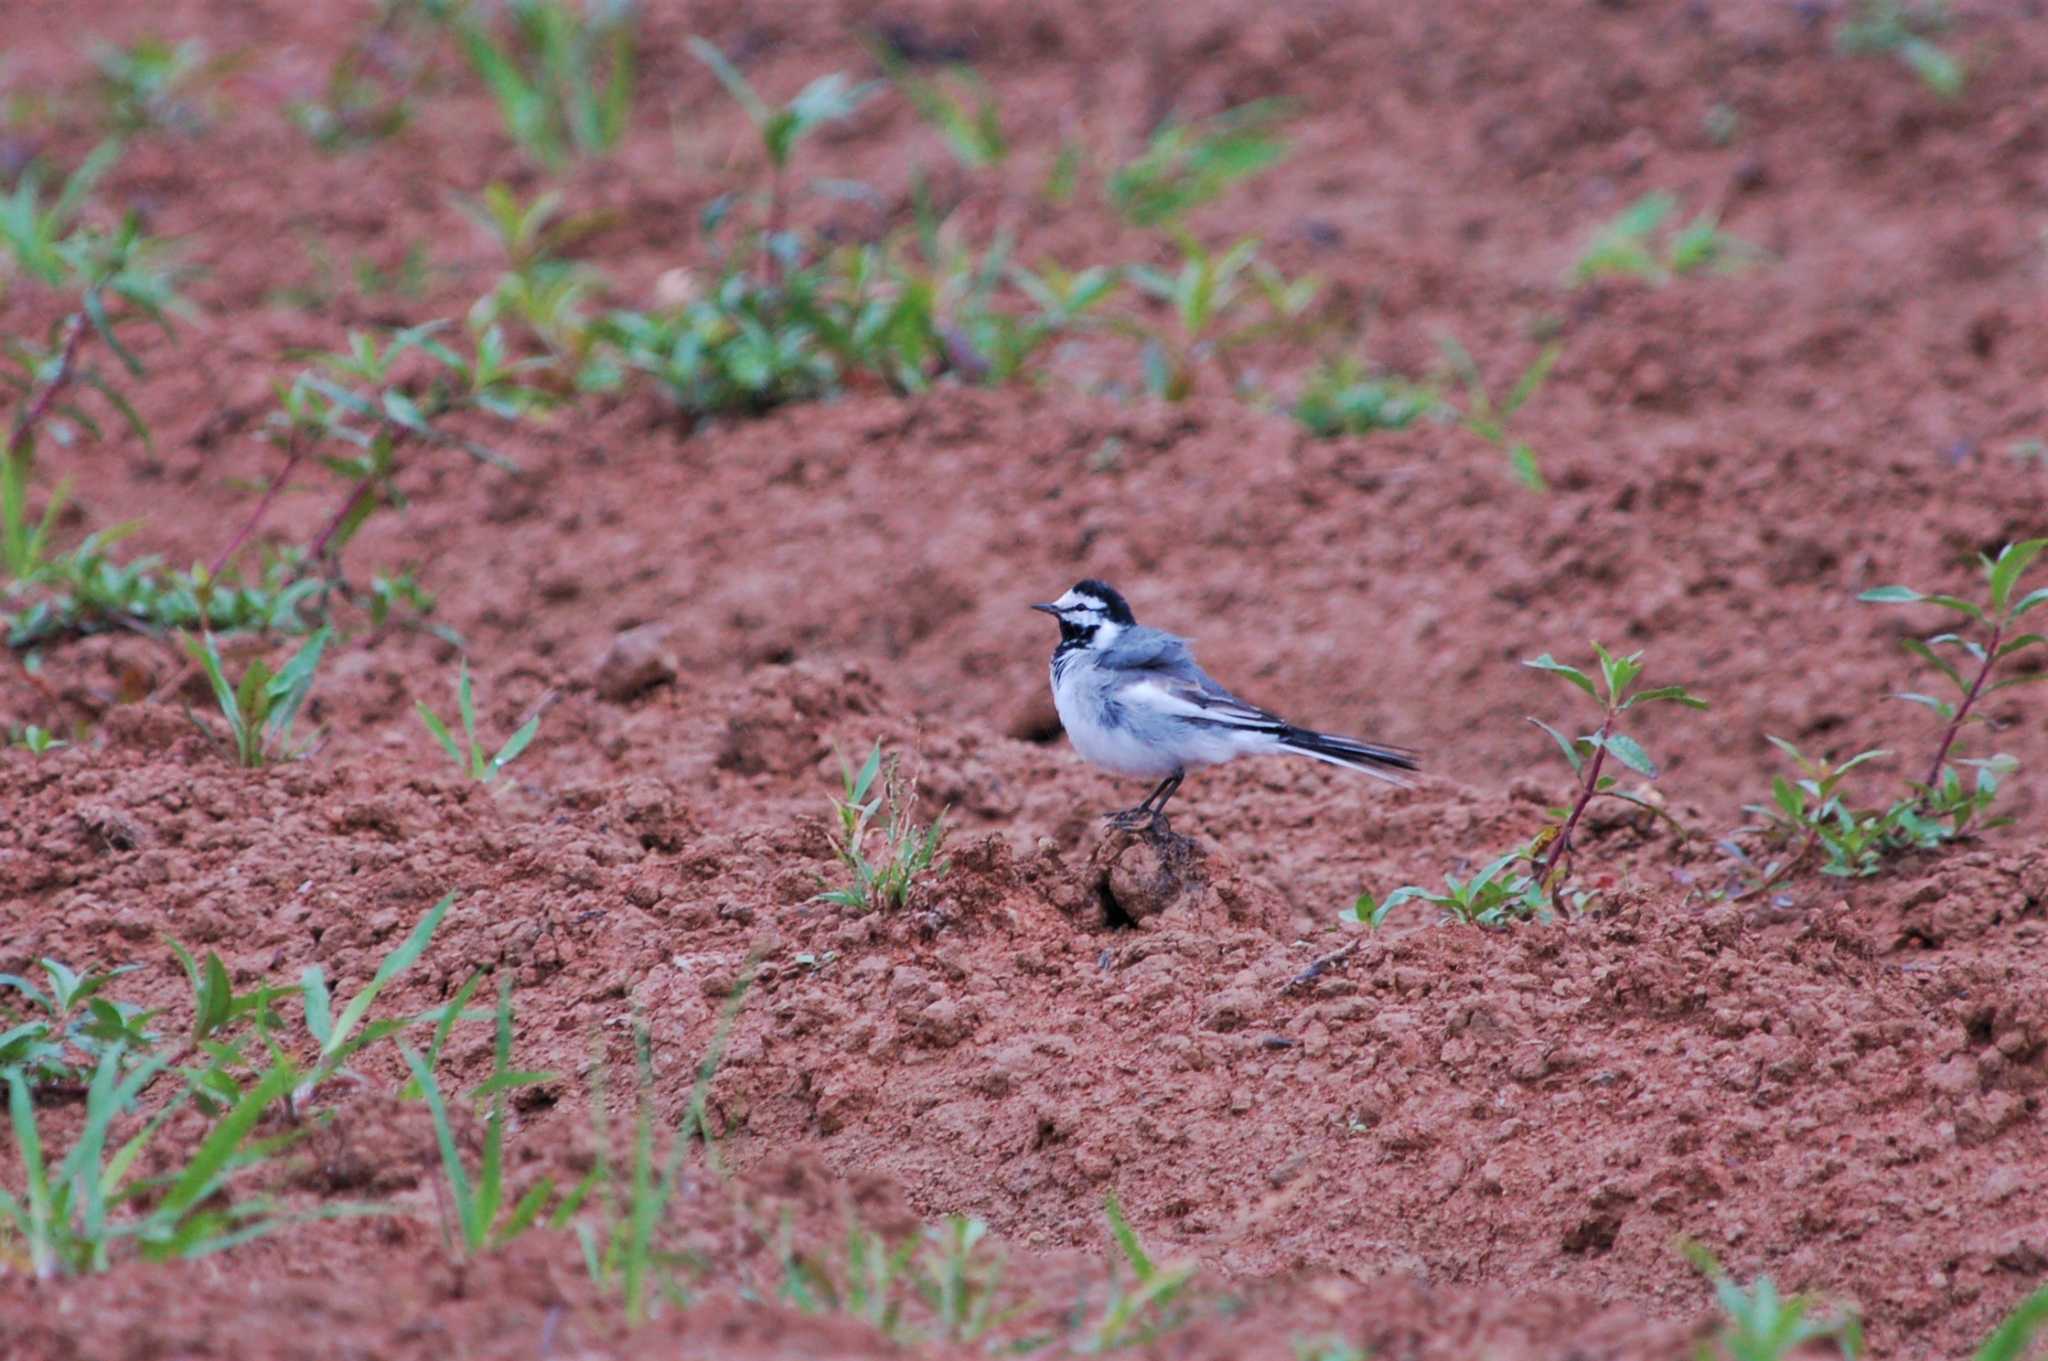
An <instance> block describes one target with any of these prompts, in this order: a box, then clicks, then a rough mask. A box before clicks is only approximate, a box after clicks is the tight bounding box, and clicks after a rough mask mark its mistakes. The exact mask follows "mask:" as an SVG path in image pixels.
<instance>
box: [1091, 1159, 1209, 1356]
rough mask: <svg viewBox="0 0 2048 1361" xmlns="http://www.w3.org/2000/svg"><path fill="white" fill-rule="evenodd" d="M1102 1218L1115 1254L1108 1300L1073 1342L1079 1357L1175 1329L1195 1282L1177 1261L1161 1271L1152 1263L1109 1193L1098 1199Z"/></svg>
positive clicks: (1191, 1269) (1189, 1266)
mask: <svg viewBox="0 0 2048 1361" xmlns="http://www.w3.org/2000/svg"><path fill="white" fill-rule="evenodd" d="M1102 1209H1103V1214H1104V1215H1105V1216H1106V1217H1107V1218H1108V1220H1109V1237H1110V1242H1111V1244H1112V1245H1113V1246H1114V1247H1115V1249H1116V1251H1115V1253H1114V1254H1113V1255H1112V1256H1111V1257H1110V1260H1109V1299H1108V1300H1107V1301H1106V1302H1105V1303H1104V1305H1103V1308H1102V1314H1101V1316H1100V1317H1099V1318H1097V1319H1096V1320H1095V1322H1094V1323H1093V1324H1091V1325H1089V1327H1088V1330H1087V1332H1086V1333H1085V1334H1084V1335H1083V1336H1082V1337H1080V1338H1078V1339H1076V1343H1075V1348H1074V1349H1075V1350H1076V1351H1077V1352H1079V1353H1080V1354H1082V1355H1084V1356H1094V1355H1100V1354H1102V1353H1104V1352H1111V1351H1116V1350H1119V1349H1121V1348H1124V1347H1137V1346H1143V1345H1144V1344H1146V1343H1147V1342H1150V1341H1151V1340H1152V1339H1153V1338H1156V1337H1158V1336H1160V1335H1161V1334H1162V1333H1165V1332H1168V1331H1170V1330H1172V1329H1174V1328H1177V1327H1179V1326H1180V1325H1181V1324H1182V1323H1183V1322H1185V1321H1186V1319H1187V1304H1186V1301H1185V1300H1183V1298H1182V1296H1184V1295H1185V1294H1186V1293H1187V1290H1188V1286H1189V1285H1190V1284H1192V1283H1193V1281H1194V1279H1195V1264H1194V1263H1192V1262H1183V1263H1179V1264H1175V1265H1170V1266H1161V1265H1159V1264H1158V1263H1156V1262H1154V1261H1153V1260H1152V1258H1151V1256H1150V1255H1149V1254H1148V1253H1147V1252H1146V1251H1145V1245H1144V1244H1143V1243H1142V1242H1140V1241H1139V1239H1138V1235H1137V1232H1136V1231H1135V1230H1134V1229H1132V1228H1131V1224H1130V1221H1129V1220H1128V1219H1126V1218H1124V1210H1123V1206H1122V1205H1120V1204H1118V1203H1117V1198H1116V1195H1115V1193H1113V1192H1112V1193H1111V1194H1109V1195H1106V1196H1104V1197H1103V1202H1102ZM1118 1257H1121V1258H1122V1259H1123V1260H1122V1265H1123V1266H1124V1267H1126V1268H1128V1269H1129V1271H1130V1273H1131V1281H1130V1284H1129V1285H1126V1284H1125V1283H1124V1279H1123V1274H1122V1272H1120V1271H1119V1270H1118V1261H1117V1259H1118Z"/></svg>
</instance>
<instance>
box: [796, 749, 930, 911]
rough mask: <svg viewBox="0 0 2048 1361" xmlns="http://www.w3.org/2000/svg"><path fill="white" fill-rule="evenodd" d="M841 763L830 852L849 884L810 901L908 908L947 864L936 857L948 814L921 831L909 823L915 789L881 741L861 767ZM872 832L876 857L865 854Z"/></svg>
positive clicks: (861, 907) (862, 907)
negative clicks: (876, 838)
mask: <svg viewBox="0 0 2048 1361" xmlns="http://www.w3.org/2000/svg"><path fill="white" fill-rule="evenodd" d="M839 767H840V777H841V781H842V784H843V790H842V792H841V795H840V796H839V797H838V798H835V799H833V800H832V811H833V814H834V817H835V818H836V820H837V822H838V824H839V825H838V830H837V832H836V833H835V834H833V835H832V837H831V840H832V850H833V853H834V854H836V855H837V856H838V857H839V863H840V864H841V865H842V866H843V867H844V868H845V869H846V870H847V871H848V872H849V873H851V874H852V876H853V882H852V883H850V884H848V885H846V886H845V887H843V888H836V889H830V890H828V891H826V892H824V893H820V894H819V895H818V896H817V898H815V899H814V900H813V901H816V902H825V903H837V904H839V905H840V906H842V907H850V908H855V909H858V910H862V911H869V912H873V911H879V910H880V909H882V908H885V907H898V908H900V907H906V906H908V905H909V903H910V900H911V898H912V897H913V896H914V895H915V894H916V893H917V892H918V891H919V889H920V888H921V887H922V886H923V885H924V884H925V883H926V882H929V881H930V880H934V879H939V878H943V877H944V876H945V874H946V871H947V869H948V868H949V865H948V863H947V862H946V861H943V860H940V859H938V855H939V851H940V850H941V849H942V848H943V846H944V845H945V840H946V815H945V814H944V813H940V814H939V816H938V818H937V819H936V820H935V821H933V823H932V824H931V826H930V827H927V828H926V829H924V830H923V831H921V832H920V831H919V830H918V829H917V826H916V824H915V823H914V822H913V821H912V815H913V814H914V812H915V810H916V804H917V790H916V788H915V786H913V785H911V784H910V783H909V782H908V781H907V780H905V779H904V778H903V776H902V775H901V772H900V769H899V766H898V764H897V762H896V760H895V758H893V757H890V758H887V759H885V758H884V757H883V755H882V744H881V743H880V742H877V743H875V745H874V748H873V750H871V751H870V752H869V753H868V758H867V760H866V761H864V762H862V763H861V766H860V769H859V770H855V769H854V768H853V767H852V766H851V765H849V764H847V762H846V761H845V760H844V759H843V758H842V759H841V761H840V763H839ZM878 786H879V787H878ZM878 817H879V819H880V821H879V825H878V824H877V818H878ZM871 832H878V833H879V839H880V856H879V858H877V859H874V860H870V859H869V858H868V852H867V846H868V842H869V838H870V833H871Z"/></svg>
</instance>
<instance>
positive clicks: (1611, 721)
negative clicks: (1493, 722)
mask: <svg viewBox="0 0 2048 1361" xmlns="http://www.w3.org/2000/svg"><path fill="white" fill-rule="evenodd" d="M1593 652H1594V655H1595V656H1596V657H1597V658H1598V659H1599V668H1598V672H1599V674H1598V679H1597V681H1596V680H1595V678H1594V677H1592V676H1589V675H1587V674H1586V673H1585V672H1584V671H1581V670H1580V669H1579V668H1577V667H1575V666H1570V665H1567V664H1566V663H1564V662H1560V661H1558V660H1557V659H1556V658H1555V657H1552V656H1551V655H1550V654H1549V653H1548V652H1546V653H1543V654H1542V655H1541V656H1539V657H1536V658H1534V659H1533V660H1530V661H1525V662H1523V663H1522V665H1524V666H1527V667H1532V668H1534V669H1535V670H1538V671H1547V672H1549V673H1551V674H1552V675H1554V676H1558V677H1560V678H1561V679H1563V680H1564V681H1566V682H1567V683H1569V684H1571V685H1573V686H1575V687H1577V688H1578V689H1580V690H1583V691H1585V692H1586V695H1587V696H1588V697H1589V698H1591V699H1592V700H1593V701H1594V702H1595V703H1596V704H1598V705H1599V706H1600V726H1599V727H1598V728H1596V729H1594V730H1593V731H1592V732H1590V733H1586V734H1584V735H1582V736H1579V737H1567V736H1566V735H1565V734H1564V733H1562V732H1560V731H1558V730H1557V729H1556V728H1553V727H1552V726H1550V724H1548V723H1545V722H1544V721H1543V720H1542V719H1540V718H1531V719H1530V720H1529V721H1530V722H1531V723H1534V724H1535V725H1536V726H1537V727H1539V728H1541V729H1543V731H1544V732H1546V733H1548V734H1549V735H1550V738H1551V740H1552V741H1553V742H1555V743H1556V744H1557V749H1558V751H1559V753H1561V754H1562V755H1563V757H1564V759H1565V760H1566V762H1568V763H1569V764H1570V766H1571V768H1572V773H1573V774H1574V775H1575V776H1577V777H1578V783H1579V787H1578V794H1577V797H1576V798H1575V799H1574V800H1573V802H1572V805H1571V807H1570V809H1569V810H1565V809H1554V810H1552V816H1553V818H1555V819H1557V820H1556V821H1554V822H1553V823H1552V824H1551V825H1550V826H1549V827H1546V828H1545V829H1544V830H1543V831H1542V832H1540V833H1538V835H1537V837H1536V839H1535V841H1534V842H1532V843H1531V845H1530V848H1529V851H1528V856H1529V859H1530V862H1531V864H1532V865H1533V866H1534V868H1535V878H1536V883H1537V885H1538V887H1539V889H1540V890H1541V892H1542V894H1543V896H1544V897H1546V898H1548V899H1549V900H1550V901H1551V902H1552V903H1559V897H1558V895H1559V893H1560V892H1561V891H1562V890H1563V888H1564V885H1565V881H1566V879H1567V878H1569V876H1570V874H1571V856H1572V853H1573V850H1574V844H1573V840H1572V837H1573V833H1575V832H1576V831H1577V830H1578V826H1579V820H1580V819H1581V818H1582V817H1583V816H1584V815H1585V812H1586V806H1587V805H1588V804H1590V803H1591V802H1592V801H1593V800H1594V799H1596V798H1612V799H1619V800H1621V801H1622V802H1624V803H1630V804H1634V805H1635V806H1637V807H1638V808H1643V809H1646V810H1648V811H1649V812H1651V813H1654V814H1656V815H1657V816H1660V817H1665V816H1668V815H1667V814H1665V813H1664V811H1663V810H1662V809H1660V808H1658V807H1657V806H1656V805H1655V804H1653V803H1650V802H1648V801H1647V800H1644V799H1639V798H1637V797H1635V796H1634V795H1632V794H1624V793H1622V792H1621V791H1620V790H1619V789H1616V788H1615V784H1616V780H1615V778H1614V777H1613V776H1611V775H1605V774H1602V769H1603V767H1604V766H1605V765H1606V762H1607V758H1608V757H1610V756H1612V757H1613V758H1614V759H1615V761H1616V762H1618V763H1619V764H1621V765H1623V766H1626V767H1627V768H1628V769H1630V770H1632V771H1634V772H1636V774H1638V775H1641V776H1643V777H1644V778H1645V779H1650V780H1654V779H1656V778H1657V763H1656V762H1655V761H1653V760H1651V759H1650V754H1649V752H1647V751H1645V750H1644V749H1643V746H1642V744H1641V743H1640V742H1638V741H1636V739H1635V738H1633V737H1631V736H1629V735H1628V734H1627V733H1624V732H1622V731H1620V728H1619V724H1620V721H1621V716H1622V715H1623V714H1625V713H1627V712H1628V711H1629V710H1631V709H1633V708H1635V707H1636V706H1637V705H1641V704H1656V703H1671V704H1681V705H1684V706H1685V707H1686V708H1688V709H1705V708H1706V707H1707V701H1705V700H1703V699H1701V698H1699V697H1698V696H1696V695H1694V694H1692V693H1691V692H1689V691H1688V690H1687V689H1686V688H1685V687H1684V686H1682V685H1660V686H1656V687H1654V688H1651V689H1637V688H1636V681H1637V680H1638V679H1639V678H1640V677H1641V676H1642V673H1643V660H1642V658H1643V654H1642V653H1640V652H1631V653H1629V654H1628V655H1627V656H1625V657H1618V656H1616V655H1614V654H1613V653H1611V652H1609V651H1608V650H1607V649H1606V648H1604V647H1602V646H1601V645H1600V644H1598V643H1594V644H1593ZM1560 905H1561V904H1560Z"/></svg>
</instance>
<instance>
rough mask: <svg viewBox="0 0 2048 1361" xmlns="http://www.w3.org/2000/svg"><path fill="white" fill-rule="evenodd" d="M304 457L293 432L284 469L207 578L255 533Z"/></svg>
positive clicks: (208, 571)
mask: <svg viewBox="0 0 2048 1361" xmlns="http://www.w3.org/2000/svg"><path fill="white" fill-rule="evenodd" d="M305 457H306V447H305V443H304V441H302V440H301V439H300V438H299V435H298V432H297V431H293V432H292V437H291V444H290V446H289V448H288V450H287V452H286V454H285V460H284V467H283V468H282V469H280V470H279V472H278V474H277V477H276V478H275V479H273V480H272V482H271V484H270V485H269V486H268V487H267V488H265V489H264V492H263V499H262V500H261V501H258V502H257V503H256V509H255V510H254V511H253V512H251V513H250V516H249V518H248V520H247V521H246V522H244V523H243V525H242V527H241V528H240V529H238V530H236V531H235V537H234V538H232V539H229V540H228V546H227V547H226V548H223V549H221V550H220V556H219V557H217V558H215V559H214V560H213V566H212V567H211V568H209V569H208V570H207V575H208V576H209V577H218V576H219V575H220V574H221V571H222V570H223V569H224V568H226V567H227V565H228V559H229V558H232V557H233V556H234V555H235V553H236V551H237V550H238V549H240V548H241V546H242V545H243V544H244V543H246V542H247V541H248V538H249V536H250V535H251V534H253V533H255V532H256V526H257V525H259V524H261V523H262V521H263V517H264V516H265V515H268V514H269V513H270V507H271V506H272V504H273V503H275V502H276V500H277V497H278V493H279V492H281V491H283V490H284V484H285V483H286V482H289V481H290V480H291V476H292V474H293V473H294V472H296V471H297V470H298V466H299V463H300V462H301V461H302V460H303V459H304V458H305Z"/></svg>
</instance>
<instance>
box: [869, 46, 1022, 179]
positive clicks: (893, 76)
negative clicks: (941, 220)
mask: <svg viewBox="0 0 2048 1361" xmlns="http://www.w3.org/2000/svg"><path fill="white" fill-rule="evenodd" d="M868 49H869V51H871V52H872V53H874V55H875V57H876V59H877V61H879V62H880V64H881V67H882V71H883V73H884V74H885V75H886V76H887V77H888V79H889V83H890V84H891V85H894V86H895V87H896V88H897V89H898V90H900V91H902V92H903V97H904V98H905V99H907V100H909V101H910V106H911V107H912V108H913V109H916V110H917V116H918V117H919V118H921V119H923V120H924V121H925V123H927V124H928V125H929V126H931V127H932V128H933V129H934V130H936V131H937V132H938V134H939V136H940V137H942V138H943V139H945V143H946V149H947V150H949V151H951V152H952V153H953V159H954V160H956V161H958V162H959V163H960V165H961V167H962V168H963V169H966V170H988V169H991V168H992V167H995V166H999V165H1001V164H1002V163H1003V162H1004V161H1005V160H1006V159H1008V158H1009V155H1010V142H1009V138H1007V137H1006V136H1004V135H1003V111H1002V107H1001V106H1000V105H999V104H997V103H996V98H995V95H994V93H993V92H991V91H990V89H989V88H988V85H987V83H986V82H985V81H983V80H982V78H981V77H980V76H978V75H976V74H975V72H974V70H973V68H971V67H967V66H956V67H952V68H950V69H949V70H947V71H946V72H944V73H943V74H942V75H941V76H939V77H938V78H936V79H932V80H924V79H921V78H920V77H918V76H915V75H913V74H911V71H910V68H909V66H908V65H907V64H906V63H905V62H904V60H903V59H902V57H900V56H899V55H897V53H896V50H895V49H894V48H892V47H890V46H889V45H888V44H886V43H870V44H869V45H868ZM953 87H957V92H956V89H955V88H953Z"/></svg>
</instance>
